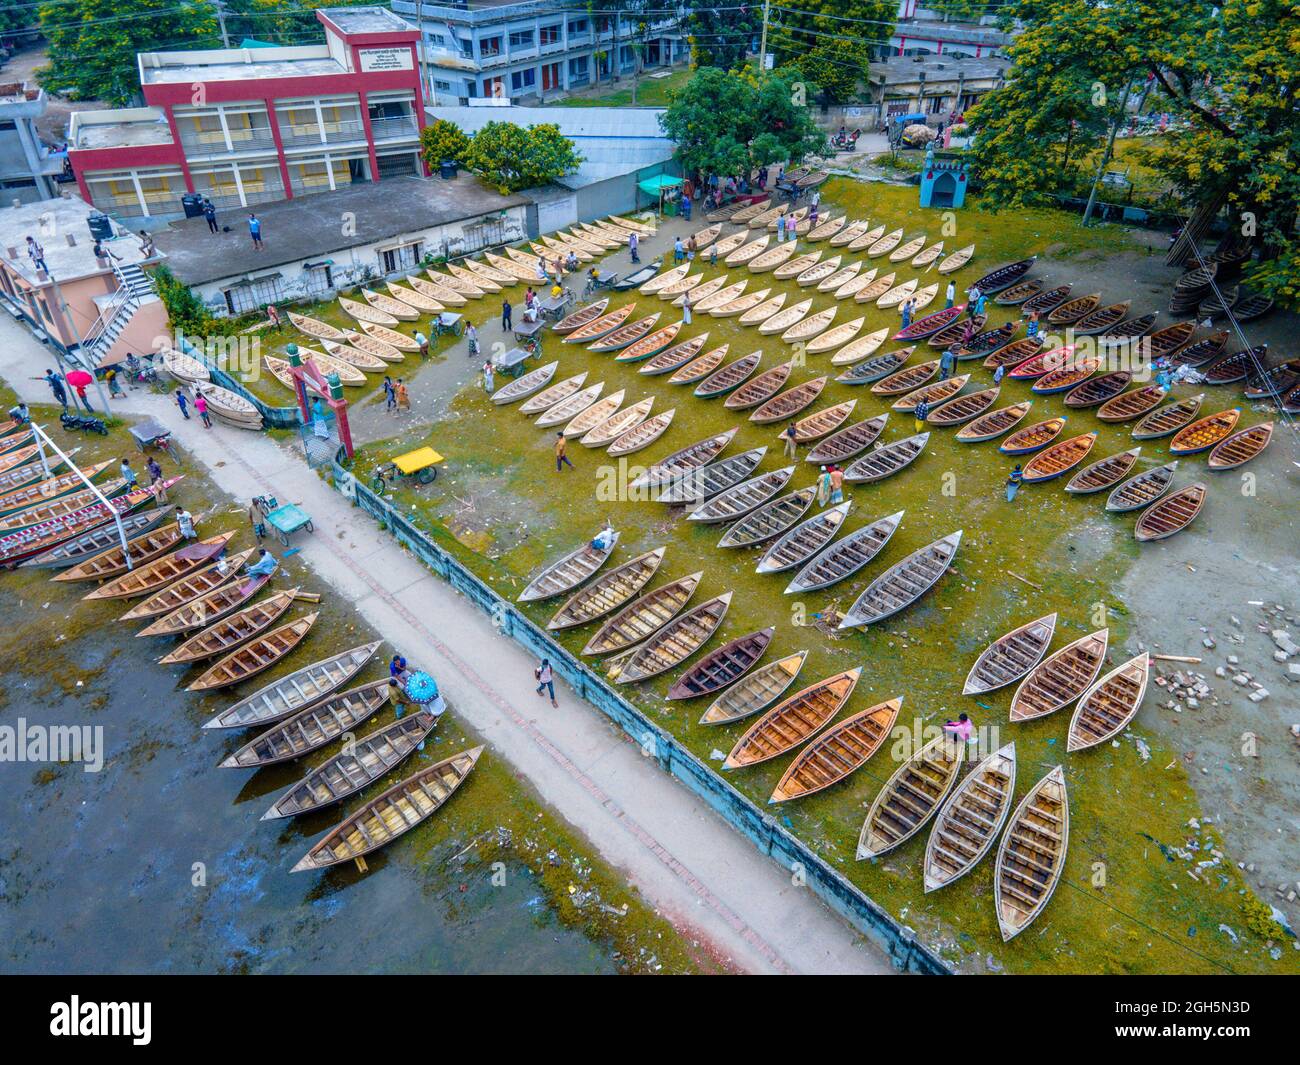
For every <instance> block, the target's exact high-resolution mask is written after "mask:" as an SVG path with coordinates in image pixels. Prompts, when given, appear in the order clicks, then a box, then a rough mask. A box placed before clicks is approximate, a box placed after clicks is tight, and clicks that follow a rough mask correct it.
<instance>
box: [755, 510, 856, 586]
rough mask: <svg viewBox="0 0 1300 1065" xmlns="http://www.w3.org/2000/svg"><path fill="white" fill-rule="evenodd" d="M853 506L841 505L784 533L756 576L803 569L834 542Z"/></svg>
mask: <svg viewBox="0 0 1300 1065" xmlns="http://www.w3.org/2000/svg"><path fill="white" fill-rule="evenodd" d="M848 513H849V504H848V503H837V504H836V505H835V506H833V507H829V508H828V509H826V510H823V511H821V512H820V513H817V514H814V515H813V516H812V517H811V518H807V519H805V520H804V521H801V522H800V523H799V524H798V525H796V526H794V528H792V529H790V530H789V531H788V532H786V533H783V534H782V535H781V537H780V538H779V539H777V540H776V541H775V542H774V543H773V544H772V545H771V546H770V547H768V549H767V550H766V551H765V552H764V553H763V557H762V558H761V559H759V562H758V565H757V567H755V572H756V573H780V572H782V571H783V570H788V569H794V568H795V566H802V565H803V564H804V563H805V562H807V561H808V559H810V558H812V556H813V555H815V554H816V553H817V552H818V551H820V550H821V549H822V548H823V547H825V546H826V544H827V543H828V542H829V541H830V539H831V537H833V536H834V535H835V534H836V533H837V532H838V531H839V529H840V526H841V525H843V524H844V519H845V518H846V517H847V516H848Z"/></svg>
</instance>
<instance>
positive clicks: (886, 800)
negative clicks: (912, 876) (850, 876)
mask: <svg viewBox="0 0 1300 1065" xmlns="http://www.w3.org/2000/svg"><path fill="white" fill-rule="evenodd" d="M965 755H966V745H965V744H963V743H959V742H956V741H955V740H953V739H952V738H951V737H949V736H946V735H940V736H938V737H937V738H936V739H933V740H931V741H930V742H929V743H927V744H926V745H925V746H924V747H922V748H921V749H920V750H919V751H917V752H916V753H915V754H913V755H912V757H911V758H909V759H907V760H906V761H905V762H903V764H902V765H900V766H899V767H898V768H897V769H896V770H894V773H893V775H892V776H891V777H890V778H889V779H888V780H887V781H886V782H885V786H884V787H883V788H881V789H880V793H879V794H878V795H877V796H876V798H875V800H874V801H873V802H872V803H871V808H870V809H869V810H868V811H867V819H866V820H865V821H864V822H863V823H862V833H861V834H860V835H859V836H858V851H857V855H856V857H857V860H858V861H863V860H864V859H867V858H879V857H880V856H881V855H882V854H887V853H888V852H889V851H891V850H893V849H894V848H895V847H899V846H901V845H902V844H904V843H906V842H907V841H908V840H909V839H911V838H912V837H913V836H915V835H916V834H917V833H918V832H920V831H921V829H922V828H924V827H925V824H926V822H927V821H929V820H930V818H931V817H932V816H934V814H935V812H936V811H937V810H938V809H939V807H940V806H942V805H943V801H944V800H945V799H946V798H947V797H948V794H949V793H950V792H951V791H952V789H953V786H954V785H955V784H956V783H957V778H958V777H959V776H960V775H961V765H962V760H963V759H964V758H965Z"/></svg>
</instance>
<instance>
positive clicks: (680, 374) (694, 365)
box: [641, 344, 731, 385]
mask: <svg viewBox="0 0 1300 1065" xmlns="http://www.w3.org/2000/svg"><path fill="white" fill-rule="evenodd" d="M730 347H731V345H730V344H723V345H722V346H721V347H717V348H714V349H713V350H712V351H706V352H705V353H704V354H703V355H698V356H696V357H695V358H694V359H691V361H690V362H687V363H685V364H684V365H682V366H680V367H678V368H677V369H676V370H675V371H674V372H673V375H672V376H671V377H670V378H668V383H669V384H670V385H685V384H694V383H695V382H697V381H701V380H703V379H704V378H705V377H708V376H709V375H710V374H711V373H713V371H714V370H716V369H717V368H718V367H719V366H721V365H722V360H723V359H725V358H726V357H727V351H728V350H729V349H730ZM651 361H652V362H653V361H654V360H651ZM641 372H642V373H645V369H644V368H642V370H641Z"/></svg>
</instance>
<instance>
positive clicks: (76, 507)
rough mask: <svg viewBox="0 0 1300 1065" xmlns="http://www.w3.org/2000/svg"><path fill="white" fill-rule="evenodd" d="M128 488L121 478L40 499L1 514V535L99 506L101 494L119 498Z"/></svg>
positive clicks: (64, 518)
mask: <svg viewBox="0 0 1300 1065" xmlns="http://www.w3.org/2000/svg"><path fill="white" fill-rule="evenodd" d="M126 490H127V484H126V481H125V480H123V479H122V478H120V477H118V478H115V479H114V480H112V481H108V482H106V483H105V484H103V485H101V486H99V488H97V489H95V488H80V489H78V490H77V491H74V492H72V493H70V494H68V495H64V496H62V497H60V498H58V499H53V500H49V501H43V500H38V501H37V502H35V503H30V504H28V505H27V506H25V507H21V508H19V509H17V510H14V511H12V512H10V513H9V514H5V515H3V516H0V536H5V535H8V534H11V533H16V532H21V531H22V530H24V529H30V528H32V527H33V526H38V525H45V524H47V523H50V522H59V521H62V520H66V519H68V518H69V516H70V515H72V514H75V513H77V512H79V511H83V510H85V509H86V508H87V507H91V506H95V505H100V506H102V504H99V494H100V493H102V494H103V495H104V497H105V498H107V499H110V500H111V499H116V498H117V497H118V496H120V495H122V494H123V493H124V492H126Z"/></svg>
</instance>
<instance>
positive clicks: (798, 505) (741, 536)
mask: <svg viewBox="0 0 1300 1065" xmlns="http://www.w3.org/2000/svg"><path fill="white" fill-rule="evenodd" d="M816 496H817V488H816V486H814V485H809V486H808V487H807V488H799V489H796V490H795V491H793V492H789V493H787V494H786V495H783V496H778V497H777V498H776V499H772V500H769V501H768V502H766V503H764V504H763V505H762V506H759V507H757V508H756V509H754V510H752V511H750V512H749V513H748V514H746V515H745V516H744V517H742V518H740V519H739V520H738V521H736V522H734V523H733V524H732V525H731V526H730V527H729V528H728V529H727V531H726V532H725V533H724V534H723V536H722V539H720V540H719V541H718V546H719V547H757V546H758V545H760V544H763V543H766V542H767V541H768V540H771V539H772V538H773V537H777V536H781V535H782V534H783V533H785V532H787V531H788V530H789V529H790V528H791V527H792V526H793V525H794V524H795V522H797V521H798V520H799V519H800V518H802V517H803V516H804V514H806V513H807V512H808V508H809V507H810V506H812V501H813V499H815V498H816Z"/></svg>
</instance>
